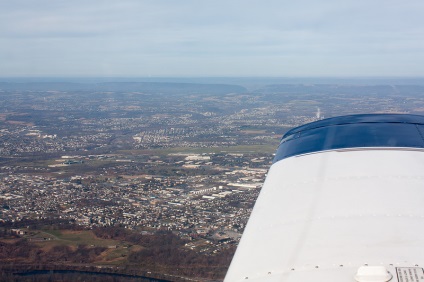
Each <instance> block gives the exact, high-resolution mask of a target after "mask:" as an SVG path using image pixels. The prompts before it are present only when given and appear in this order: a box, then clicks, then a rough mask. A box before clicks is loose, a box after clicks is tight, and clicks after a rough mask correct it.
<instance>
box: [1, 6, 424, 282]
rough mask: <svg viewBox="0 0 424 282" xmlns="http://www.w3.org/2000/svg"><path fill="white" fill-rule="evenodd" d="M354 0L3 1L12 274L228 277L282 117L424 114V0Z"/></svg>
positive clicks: (5, 192)
mask: <svg viewBox="0 0 424 282" xmlns="http://www.w3.org/2000/svg"><path fill="white" fill-rule="evenodd" d="M18 2H19V3H18ZM342 2H343V3H342ZM342 2H340V3H339V2H335V1H332V0H324V1H320V3H319V4H318V3H316V2H314V1H311V0H302V1H298V2H296V3H289V2H284V1H269V2H268V3H263V2H259V1H241V0H240V1H239V0H235V1H223V0H215V1H213V2H212V1H195V0H184V1H179V2H178V3H173V2H170V1H164V0H159V1H154V2H152V1H145V0H142V1H138V0H123V1H119V2H117V1H109V0H107V1H90V2H88V3H87V2H86V1H82V0H77V1H54V2H52V1H45V0H42V1H31V0H23V1H17V2H16V3H14V2H10V1H0V61H1V63H0V281H222V280H223V279H224V278H225V275H226V273H227V270H228V268H229V265H230V263H231V260H232V258H233V256H234V253H235V251H236V249H237V246H238V244H239V242H240V240H241V237H242V234H243V231H244V230H245V227H246V224H247V222H248V220H249V217H250V215H251V212H252V209H253V207H254V205H255V201H256V199H257V197H258V195H259V194H260V192H261V188H262V186H263V183H264V181H265V178H266V176H267V173H268V170H269V168H270V166H271V165H272V163H273V158H274V155H275V152H276V150H277V148H278V145H279V144H280V140H281V137H282V136H283V134H284V133H286V132H287V131H288V130H290V129H292V128H294V127H297V126H300V125H303V124H305V123H310V122H314V121H319V120H322V119H325V118H330V117H336V116H341V115H354V114H364V113H367V114H368V113H369V114H373V113H390V114H415V115H424V68H423V65H424V56H423V50H424V49H423V47H424V36H423V33H424V27H423V24H422V13H423V12H424V5H423V3H422V2H421V1H418V0H412V1H409V2H408V3H406V4H402V5H399V3H397V2H396V1H382V0H377V1H373V2H372V3H367V4H365V3H358V1H353V0H347V1H342ZM304 173H308V172H307V171H305V172H304ZM264 190H265V189H264ZM275 216H276V217H278V216H280V215H275ZM257 232H267V231H263V230H257ZM246 279H247V277H246ZM423 279H424V278H423ZM420 281H421V280H420ZM423 281H424V280H423Z"/></svg>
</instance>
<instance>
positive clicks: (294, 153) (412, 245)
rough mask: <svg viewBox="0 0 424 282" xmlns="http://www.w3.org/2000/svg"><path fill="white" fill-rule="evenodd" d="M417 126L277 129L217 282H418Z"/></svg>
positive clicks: (331, 124) (373, 121)
mask: <svg viewBox="0 0 424 282" xmlns="http://www.w3.org/2000/svg"><path fill="white" fill-rule="evenodd" d="M423 126H424V117H421V116H414V115H355V116H345V117H339V118H332V119H327V120H322V121H318V122H315V123H311V124H308V125H304V126H301V127H298V128H295V129H293V130H291V131H289V132H287V133H286V134H285V135H284V136H283V138H282V142H281V144H280V146H279V149H278V151H277V154H276V157H275V159H274V163H273V165H272V166H271V168H270V170H269V172H268V175H267V179H266V181H265V183H264V186H263V188H262V190H261V193H260V195H259V197H258V200H257V201H256V204H255V207H254V209H253V211H252V214H251V217H250V219H249V222H248V224H247V226H246V229H245V231H244V233H243V236H242V239H241V241H240V244H239V246H238V249H237V251H236V254H235V256H234V258H233V261H232V263H231V265H230V268H229V270H228V273H227V275H226V278H225V281H246V280H248V281H252V280H253V281H302V282H303V281H315V282H320V281H326V282H327V281H340V282H344V281H360V282H361V281H375V282H377V281H389V280H390V281H394V282H401V281H402V282H403V281H417V282H418V281H424V271H423V269H422V265H424V252H423V251H422V250H423V246H424V235H423V234H422V233H424V227H422V226H424V224H423V223H424V204H423V203H424V190H423V187H424V139H423V134H422V132H423V128H422V127H423ZM414 279H415V280H414ZM420 279H421V280H420Z"/></svg>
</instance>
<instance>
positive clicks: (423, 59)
mask: <svg viewBox="0 0 424 282" xmlns="http://www.w3.org/2000/svg"><path fill="white" fill-rule="evenodd" d="M423 15H424V1H422V0H402V1H401V0H320V1H316V0H296V1H292V0H291V1H288V0H213V1H212V0H179V1H176V0H119V1H116V0H113V1H112V0H92V1H87V0H72V1H69V0H54V1H52V0H14V1H8V0H0V76H2V77H14V76H17V77H22V76H24V77H25V76H30V77H43V76H57V77H66V76H78V77H84V76H88V77H127V76H130V77H149V76H152V77H156V76H159V77H160V76H178V77H186V76H217V77H226V76H233V77H234V76H237V77H243V76H247V77H248V76H260V77H266V76H273V77H327V76H331V77H350V76H356V77H358V76H359V77H367V76H371V77H391V76H395V77H408V76H413V77H423V76H424V17H423Z"/></svg>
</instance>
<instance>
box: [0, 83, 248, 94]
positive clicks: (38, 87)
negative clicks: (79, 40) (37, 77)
mask: <svg viewBox="0 0 424 282" xmlns="http://www.w3.org/2000/svg"><path fill="white" fill-rule="evenodd" d="M0 90H9V91H96V92H97V91H113V92H122V91H124V92H127V91H130V92H136V91H139V92H160V93H170V94H173V93H185V94H187V93H197V94H201V93H209V94H227V93H243V92H246V91H247V89H246V88H244V87H243V86H239V85H231V84H200V83H172V82H102V83H74V82H28V83H24V82H22V83H17V82H0Z"/></svg>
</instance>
